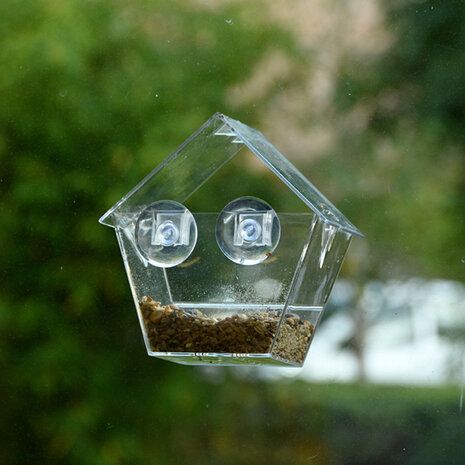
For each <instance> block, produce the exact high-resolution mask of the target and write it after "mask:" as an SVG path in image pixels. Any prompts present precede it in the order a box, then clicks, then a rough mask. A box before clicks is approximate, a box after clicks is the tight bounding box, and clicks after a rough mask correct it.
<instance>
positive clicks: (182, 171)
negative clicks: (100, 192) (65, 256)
mask: <svg viewBox="0 0 465 465" xmlns="http://www.w3.org/2000/svg"><path fill="white" fill-rule="evenodd" d="M244 145H245V146H247V147H248V148H249V149H250V150H251V151H252V152H253V153H254V154H255V155H256V156H257V157H258V158H260V160H262V161H263V163H265V165H266V166H268V168H270V170H271V171H273V173H275V174H276V176H278V178H279V179H281V181H283V182H284V183H285V184H286V185H287V186H288V187H289V189H291V190H292V191H293V192H294V193H295V194H296V195H297V196H298V197H299V198H300V199H301V200H302V201H303V202H304V203H305V204H306V205H307V206H308V207H309V208H310V209H311V210H313V211H314V212H315V213H316V214H317V215H318V216H319V217H320V218H321V219H322V220H323V221H324V222H326V223H328V224H332V225H334V226H336V227H338V228H341V229H342V230H344V231H346V232H348V233H350V234H354V235H357V236H361V237H363V234H362V233H361V232H360V231H359V230H358V229H357V228H356V227H355V226H354V225H353V224H352V223H351V222H350V221H349V220H348V219H347V218H346V217H345V216H344V215H343V214H342V213H341V212H340V211H339V210H338V209H337V208H336V207H335V206H334V205H333V204H332V203H331V202H330V201H329V200H328V199H327V198H326V197H325V196H324V195H323V194H322V193H321V192H320V191H319V190H318V189H317V188H316V187H315V186H314V185H313V184H312V183H311V182H310V181H309V180H308V179H307V178H306V177H305V176H304V175H303V174H302V173H301V172H300V171H299V170H298V169H297V168H296V167H295V166H294V165H293V164H292V163H291V162H290V161H289V160H287V159H286V158H285V157H284V155H282V154H281V152H279V150H278V149H277V148H276V147H275V146H274V145H273V144H272V143H271V142H270V141H269V140H268V139H267V138H266V137H265V136H264V135H263V134H262V133H261V132H260V131H257V130H256V129H253V128H251V127H249V126H246V125H245V124H242V123H241V122H240V121H236V120H234V119H232V118H229V117H227V116H226V115H223V114H221V113H215V114H214V115H213V116H212V117H211V118H210V119H209V120H208V121H207V122H206V123H205V124H204V125H203V126H202V127H200V129H198V130H197V131H196V132H195V133H194V134H192V136H191V137H189V138H188V139H187V140H186V141H185V142H184V143H183V144H182V145H181V146H180V147H179V148H178V149H177V150H176V151H175V152H173V153H172V154H171V155H170V156H169V157H168V158H167V159H166V160H164V161H163V163H161V164H160V165H159V166H157V167H156V168H155V169H154V170H153V171H152V172H151V173H150V174H149V175H148V176H146V177H145V178H144V179H143V180H142V181H141V182H140V183H139V184H137V185H136V186H135V187H134V188H133V189H132V190H131V191H130V192H129V193H128V194H126V195H125V196H124V197H123V198H122V199H121V200H120V201H119V202H117V203H116V204H115V205H114V206H113V207H112V208H111V209H110V210H108V211H107V212H106V213H105V214H104V215H103V216H102V217H101V218H100V222H101V223H102V224H105V225H108V226H112V227H117V226H118V222H119V221H120V218H124V217H126V218H128V219H129V218H131V217H134V214H138V213H139V212H140V211H141V210H142V209H143V208H145V207H146V206H148V205H149V204H151V203H153V202H156V201H157V200H167V199H169V200H175V201H177V202H180V203H184V202H185V201H186V200H187V199H188V198H189V197H190V196H191V195H192V194H193V193H194V192H195V191H196V190H197V189H198V188H199V187H200V186H201V185H202V184H204V183H205V182H206V181H207V180H208V179H209V178H210V177H211V176H212V175H213V174H214V173H216V171H218V169H220V168H221V167H222V166H223V165H224V164H225V163H227V162H228V161H229V160H230V159H231V158H232V157H233V156H234V155H236V153H237V152H239V151H240V150H241V149H242V148H243V147H244ZM117 218H118V219H117Z"/></svg>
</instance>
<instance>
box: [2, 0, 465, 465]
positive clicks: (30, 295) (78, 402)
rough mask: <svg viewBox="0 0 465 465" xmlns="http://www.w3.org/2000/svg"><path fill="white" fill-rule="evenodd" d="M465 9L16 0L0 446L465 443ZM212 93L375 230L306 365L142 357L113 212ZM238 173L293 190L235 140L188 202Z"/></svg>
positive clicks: (77, 454) (146, 455) (428, 459)
mask: <svg viewBox="0 0 465 465" xmlns="http://www.w3.org/2000/svg"><path fill="white" fill-rule="evenodd" d="M464 21H465V3H464V2H462V1H459V0H457V1H452V0H451V1H449V2H438V1H421V0H415V1H407V0H397V1H394V2H392V1H387V0H383V1H381V0H352V1H351V2H342V1H337V0H314V1H312V2H308V1H305V0H296V1H294V2H286V1H283V0H272V1H263V2H262V1H256V2H248V1H240V0H237V1H227V2H225V1H222V2H220V1H216V0H208V1H204V0H188V1H187V0H184V1H171V2H161V1H155V0H152V1H148V0H147V1H145V0H133V1H130V2H129V1H123V0H114V1H99V0H87V1H85V0H79V1H77V0H69V1H66V2H55V1H53V0H34V1H32V0H31V1H29V0H22V1H18V0H14V1H12V0H2V2H1V3H0V192H1V198H0V244H1V245H2V247H1V249H2V252H1V254H0V283H1V285H0V363H1V366H2V375H1V377H0V431H1V432H2V433H1V434H0V463H2V464H8V465H9V464H25V463H31V464H32V463H33V464H42V463H43V464H55V463H57V464H58V463H60V464H62V463H66V464H80V465H81V464H86V465H92V464H144V465H146V464H157V465H163V464H183V465H184V464H187V463H195V464H247V465H261V464H309V463H312V464H313V463H315V464H354V465H355V464H357V465H360V464H367V465H368V464H370V465H373V464H392V463H402V464H422V465H429V464H443V463H447V464H462V463H464V462H465V446H464V444H463V438H464V435H465V413H464V412H463V408H462V407H463V384H464V377H465V376H464V369H465V368H464V352H465V306H464V305H465V303H464V302H465V284H464V282H465V273H464V272H465V222H464V200H465V156H464V149H465V132H464V119H465V54H464V45H465V28H464V27H463V24H464ZM215 111H222V112H224V113H226V114H227V115H229V116H232V117H233V118H236V119H239V120H241V121H243V122H244V123H246V124H249V125H251V126H254V127H257V128H258V129H260V130H261V131H262V132H263V133H264V134H265V135H266V136H267V137H268V138H269V139H270V140H271V141H272V142H273V143H274V144H275V145H276V146H277V147H278V148H279V149H280V150H281V151H282V152H283V153H284V154H285V155H286V156H287V157H289V158H290V159H291V161H292V162H293V163H294V164H295V165H297V167H298V168H299V169H300V170H301V171H302V172H303V173H304V174H305V175H306V176H307V177H308V178H309V179H310V180H311V181H312V182H313V183H314V184H315V185H316V186H318V187H319V188H320V189H321V190H322V192H323V193H324V194H325V195H326V196H327V197H329V198H330V199H331V201H332V202H333V203H335V204H336V205H337V206H338V207H339V208H340V210H341V211H342V212H343V213H344V214H345V215H346V216H347V217H348V218H349V219H350V220H351V221H353V223H354V224H355V225H357V226H358V227H359V228H360V229H361V231H363V232H364V233H365V235H366V239H364V240H359V239H355V240H354V241H353V244H352V247H351V250H350V251H349V256H348V258H347V259H346V262H345V264H344V267H343V270H342V272H341V275H340V280H339V282H338V285H337V286H336V287H335V289H334V293H333V296H332V299H331V302H330V304H329V306H328V310H327V312H326V315H325V320H324V321H323V323H322V325H321V326H320V329H319V331H317V333H316V337H315V341H314V344H313V346H312V348H311V350H310V353H309V357H308V359H307V363H306V365H305V366H304V368H303V369H301V370H300V369H299V370H295V369H286V370H278V369H273V370H270V369H268V370H263V369H240V370H239V369H236V370H231V369H227V368H215V369H209V370H206V369H198V368H192V367H184V366H180V365H175V364H171V363H168V362H162V361H158V360H156V359H150V358H149V357H147V355H146V352H145V347H144V345H143V341H142V337H141V334H140V330H139V325H138V321H137V317H136V312H135V310H134V306H133V302H132V299H131V295H130V290H129V286H128V283H127V278H126V275H125V272H124V269H123V264H122V261H121V257H120V253H119V250H118V246H117V242H116V240H115V237H114V234H113V232H112V231H111V230H110V229H108V228H105V227H103V226H101V225H99V224H98V223H97V220H98V218H99V217H100V216H101V215H102V214H103V213H104V212H105V211H106V210H107V209H108V208H109V207H110V206H112V205H113V204H114V203H115V202H116V201H117V200H119V199H120V198H121V197H122V195H124V194H125V193H126V192H127V191H128V190H129V189H130V188H132V187H133V186H134V185H135V184H136V183H137V182H138V181H139V180H140V179H141V178H142V177H143V176H145V175H146V174H147V173H148V172H149V171H151V170H152V169H153V168H154V167H155V166H156V165H157V164H158V163H159V162H161V161H162V160H163V159H164V158H165V157H166V156H167V155H169V154H170V153H171V152H172V151H173V150H174V149H175V148H176V147H177V146H178V145H179V144H180V143H181V142H182V141H184V140H185V139H186V138H187V137H188V136H189V135H190V134H191V133H192V132H193V131H194V130H196V129H197V128H198V127H199V126H200V125H201V124H202V123H203V122H205V121H206V120H207V119H208V118H209V117H210V116H211V115H212V114H213V113H214V112H215ZM244 163H245V162H244ZM237 176H241V179H242V180H243V183H244V184H245V185H247V183H249V184H250V185H254V186H257V185H259V186H260V191H261V192H262V198H264V199H265V200H266V199H267V198H270V197H271V196H273V198H274V199H277V200H275V201H274V203H273V207H274V208H275V209H276V210H278V211H294V210H295V209H296V208H297V206H296V205H295V204H294V203H295V199H294V196H293V195H292V194H291V195H289V193H288V192H287V189H285V188H283V187H282V186H281V184H278V183H276V182H275V180H274V177H273V176H272V175H270V174H269V173H268V172H266V171H264V170H263V169H262V168H261V166H258V165H255V164H247V166H244V164H240V163H239V164H237V163H236V164H233V165H231V166H230V167H229V168H227V171H226V172H225V175H224V177H223V178H221V179H219V180H218V181H216V184H215V182H211V183H210V184H209V185H208V189H206V190H203V191H202V192H204V193H205V195H203V196H197V197H196V198H195V199H193V202H194V205H193V206H192V209H193V210H196V211H201V210H210V211H211V210H213V211H215V210H216V211H219V210H221V208H222V207H223V206H224V205H225V204H226V203H227V202H229V201H230V200H231V198H232V197H230V196H229V195H228V186H229V184H231V183H233V182H234V179H237ZM230 180H232V181H230ZM212 195H213V197H214V198H215V200H216V203H217V204H215V205H214V207H215V208H211V207H212V204H211V199H212V198H213V197H212Z"/></svg>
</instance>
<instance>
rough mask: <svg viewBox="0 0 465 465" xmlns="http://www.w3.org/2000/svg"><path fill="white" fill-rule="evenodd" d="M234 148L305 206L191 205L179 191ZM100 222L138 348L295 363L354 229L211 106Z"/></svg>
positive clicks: (248, 132) (258, 140) (174, 355)
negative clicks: (124, 287) (298, 209)
mask: <svg viewBox="0 0 465 465" xmlns="http://www.w3.org/2000/svg"><path fill="white" fill-rule="evenodd" d="M244 147H248V148H249V149H250V151H251V152H252V153H253V154H254V155H255V156H257V157H258V158H259V159H260V160H261V161H262V162H263V163H264V164H265V165H266V166H267V167H268V168H269V169H270V170H271V171H272V172H273V173H274V174H275V175H276V176H277V177H278V178H279V179H280V180H281V181H283V182H284V183H285V184H286V186H287V187H288V188H289V189H290V190H291V191H292V192H293V193H294V194H295V195H296V196H298V197H299V198H300V199H301V200H302V201H303V202H304V203H305V204H306V205H307V206H308V207H309V210H310V211H309V212H308V213H280V212H275V210H274V209H273V206H272V205H270V204H269V203H268V202H267V201H266V200H263V199H259V198H257V197H253V196H243V197H240V198H237V199H234V198H232V199H231V201H230V202H229V203H228V204H227V205H225V206H224V208H223V210H222V211H221V212H216V213H197V212H190V211H189V210H188V209H187V208H186V207H185V206H184V204H185V202H186V201H187V199H188V198H189V197H190V196H191V195H192V194H193V193H194V192H195V191H196V190H197V189H198V188H199V187H200V186H202V184H203V183H204V182H205V181H207V180H208V179H209V178H210V177H211V176H213V175H214V174H215V173H216V172H217V171H218V170H219V169H220V168H221V167H222V166H223V165H225V164H226V163H227V162H228V161H230V160H231V158H232V157H234V155H236V154H237V153H238V152H239V151H240V150H241V149H243V148H244ZM238 182H240V180H238ZM100 222H101V223H102V224H105V225H108V226H111V227H113V228H114V229H115V231H116V236H117V238H118V242H119V245H120V249H121V254H122V256H123V260H124V264H125V267H126V272H127V275H128V278H129V283H130V286H131V290H132V293H133V297H134V302H135V304H136V308H137V313H138V316H139V321H140V325H141V329H142V333H143V336H144V341H145V345H146V347H147V351H148V354H149V355H151V356H155V357H159V358H164V359H167V360H171V361H174V362H178V363H184V364H192V365H200V364H217V365H242V364H249V365H277V366H301V365H302V364H303V362H304V361H305V357H306V355H307V352H308V349H309V347H310V343H311V341H312V338H313V335H314V333H315V329H316V327H317V325H318V322H319V320H320V317H321V314H322V312H323V310H324V307H325V305H326V302H327V300H328V297H329V294H330V292H331V289H332V287H333V284H334V282H335V280H336V277H337V274H338V272H339V270H340V267H341V265H342V261H343V259H344V256H345V254H346V252H347V248H348V246H349V243H350V240H351V238H352V236H353V235H358V236H362V237H363V235H362V234H361V233H360V231H359V230H358V229H357V228H356V227H355V226H353V225H352V224H351V223H350V222H349V220H347V218H345V217H344V216H343V215H342V213H340V212H339V211H338V210H337V209H336V208H335V207H334V205H332V204H331V203H330V202H329V201H328V200H327V199H326V198H325V197H324V196H323V195H322V194H321V193H320V192H319V191H318V190H317V189H316V188H315V187H314V186H313V185H312V184H311V183H310V182H309V181H308V180H307V179H306V178H305V177H304V176H303V175H302V174H301V173H300V172H299V171H298V170H297V169H296V168H295V167H294V166H293V165H292V164H291V163H290V162H289V161H288V160H287V159H286V158H285V157H284V156H283V155H282V154H281V153H280V152H279V151H278V150H277V149H276V148H275V147H274V146H273V145H272V144H271V143H270V142H269V141H268V140H267V139H266V138H265V137H264V136H263V135H262V134H261V133H260V132H259V131H257V130H255V129H252V128H250V127H248V126H245V125H244V124H242V123H240V122H239V121H236V120H233V119H231V118H228V117H227V116H225V115H222V114H219V113H217V114H215V115H213V116H212V117H211V118H210V119H209V120H208V121H207V122H206V123H205V124H204V125H203V126H202V127H201V128H200V129H199V130H198V131H197V132H195V133H194V134H193V135H192V136H191V137H190V138H189V139H188V140H187V141H186V142H184V144H182V145H181V146H180V147H179V148H178V149H177V150H176V151H175V152H174V153H173V154H172V155H170V156H169V157H168V158H167V159H166V160H165V161H164V162H163V163H162V164H161V165H160V166H158V167H157V168H156V169H155V170H154V171H153V172H152V173H150V174H149V175H148V176H147V177H146V178H145V179H143V180H142V181H141V182H140V183H139V184H138V185H137V186H135V187H134V188H133V189H132V190H131V191H130V192H129V193H128V194H127V195H126V196H125V197H123V198H122V199H121V200H120V201H119V202H118V203H117V204H116V205H115V206H113V207H112V208H111V209H110V210H109V211H108V212H107V213H105V215H103V216H102V218H101V219H100Z"/></svg>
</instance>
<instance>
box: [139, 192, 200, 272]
mask: <svg viewBox="0 0 465 465" xmlns="http://www.w3.org/2000/svg"><path fill="white" fill-rule="evenodd" d="M135 235H136V243H137V248H138V249H139V252H140V253H141V254H142V256H143V257H144V258H145V259H146V260H147V261H148V262H149V263H150V264H151V265H154V266H158V267H163V268H169V267H172V266H176V265H179V264H180V263H182V262H183V261H184V260H186V258H187V257H189V255H190V254H191V253H192V251H193V250H194V247H195V244H196V242H197V225H196V223H195V220H194V217H193V216H192V213H191V212H190V211H189V210H188V209H187V208H186V207H185V206H184V205H182V204H180V203H178V202H175V201H173V200H160V201H158V202H155V203H153V204H152V205H149V206H148V207H147V208H146V209H145V210H143V211H142V213H141V214H140V215H139V218H138V220H137V223H136V231H135Z"/></svg>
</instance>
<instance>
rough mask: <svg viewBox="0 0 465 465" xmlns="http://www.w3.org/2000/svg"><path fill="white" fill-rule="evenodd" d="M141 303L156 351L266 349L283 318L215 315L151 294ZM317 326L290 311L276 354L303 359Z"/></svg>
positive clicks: (253, 351) (255, 351) (152, 345)
mask: <svg viewBox="0 0 465 465" xmlns="http://www.w3.org/2000/svg"><path fill="white" fill-rule="evenodd" d="M139 306H140V309H141V312H142V315H143V320H144V325H145V328H146V330H147V336H148V339H149V342H150V346H151V349H152V350H153V351H154V352H201V353H208V352H214V353H240V354H251V353H266V352H269V350H270V347H271V343H272V342H273V339H274V336H275V333H276V330H277V328H278V324H279V320H280V316H279V314H278V313H277V312H272V311H269V312H267V313H245V314H235V315H232V316H230V317H226V318H213V317H208V316H206V315H204V314H203V313H201V312H200V311H198V310H190V309H189V310H186V309H181V308H179V307H177V306H176V305H166V306H163V305H161V303H160V302H156V301H155V300H153V299H152V298H151V297H143V298H142V299H141V301H140V302H139ZM314 329H315V328H314V326H313V325H312V324H311V323H310V322H309V321H302V320H301V319H300V317H299V316H298V315H294V314H287V315H286V316H285V318H284V321H283V323H282V325H281V328H280V332H279V337H278V339H277V341H276V344H275V347H274V351H273V354H275V355H278V356H279V357H282V358H284V359H287V360H291V361H294V362H297V363H300V362H302V361H303V359H304V357H305V354H306V352H307V349H308V346H309V344H310V339H311V337H312V334H313V331H314Z"/></svg>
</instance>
